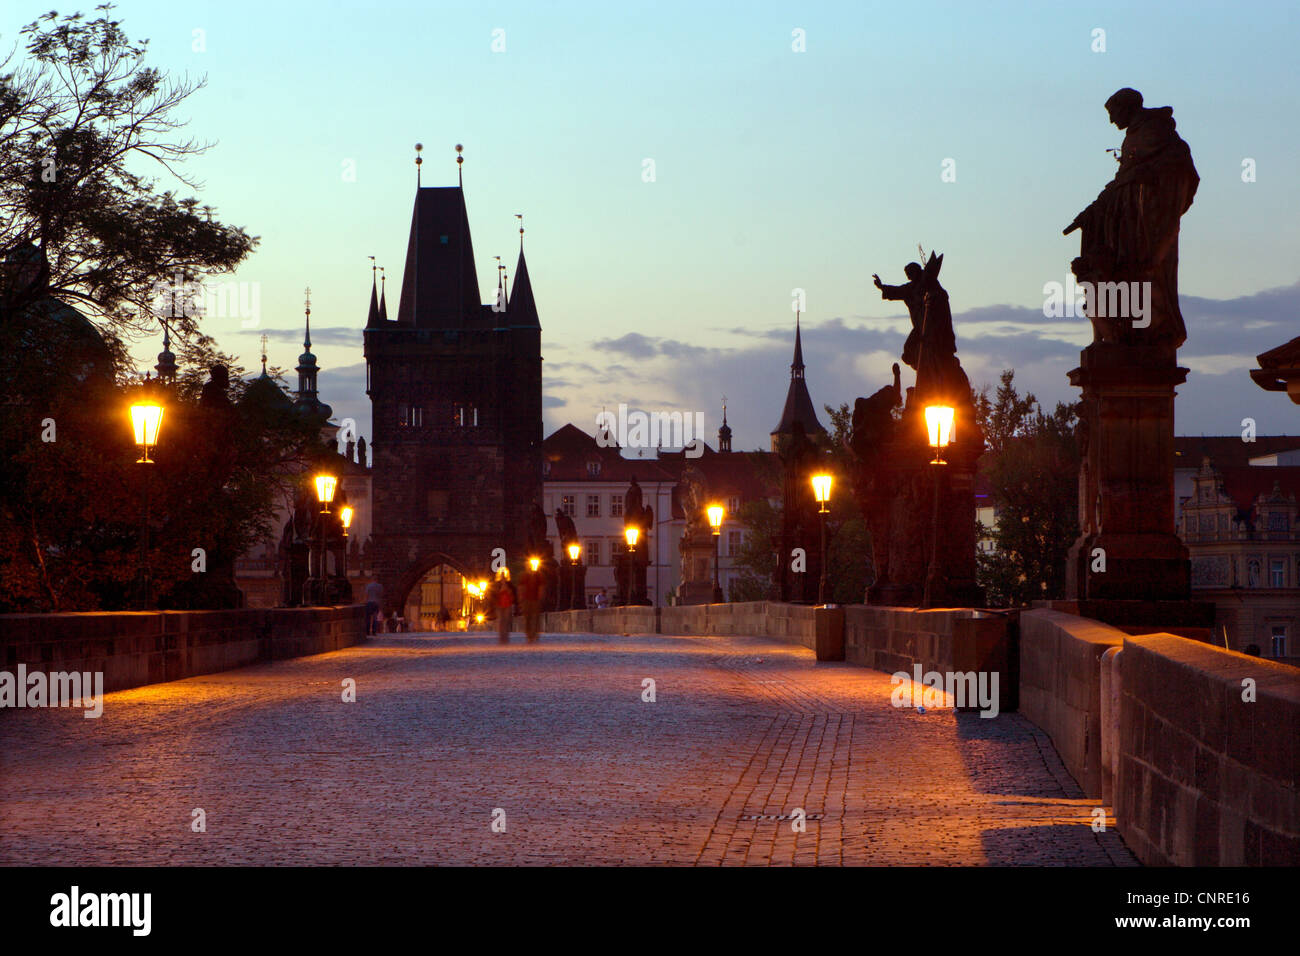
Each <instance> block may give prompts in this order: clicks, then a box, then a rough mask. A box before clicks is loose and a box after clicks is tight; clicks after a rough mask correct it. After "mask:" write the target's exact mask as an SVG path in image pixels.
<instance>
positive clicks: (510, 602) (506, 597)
mask: <svg viewBox="0 0 1300 956" xmlns="http://www.w3.org/2000/svg"><path fill="white" fill-rule="evenodd" d="M492 597H493V603H494V604H495V605H496V609H497V638H498V639H499V640H500V642H501V643H502V644H509V643H510V625H511V623H512V622H513V620H514V616H515V603H516V602H517V601H518V595H517V594H516V593H515V586H514V585H513V584H511V583H510V576H509V573H508V572H503V573H502V574H501V576H500V577H498V578H497V586H496V593H495V594H494V595H493V596H492Z"/></svg>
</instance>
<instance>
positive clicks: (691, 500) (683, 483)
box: [677, 460, 709, 535]
mask: <svg viewBox="0 0 1300 956" xmlns="http://www.w3.org/2000/svg"><path fill="white" fill-rule="evenodd" d="M677 487H678V492H677V497H678V500H679V501H680V502H681V505H682V514H683V515H685V517H686V534H688V535H689V534H691V533H692V532H693V531H695V530H696V529H697V528H698V527H699V525H700V524H701V522H703V521H704V506H705V503H706V502H707V501H708V493H709V491H708V482H707V481H705V478H704V473H703V472H701V471H700V469H699V468H697V467H696V466H695V464H694V462H692V461H689V460H688V461H687V462H686V466H685V467H684V468H682V473H681V477H680V478H679V479H678V485H677Z"/></svg>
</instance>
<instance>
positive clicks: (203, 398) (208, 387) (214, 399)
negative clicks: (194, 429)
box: [199, 365, 230, 408]
mask: <svg viewBox="0 0 1300 956" xmlns="http://www.w3.org/2000/svg"><path fill="white" fill-rule="evenodd" d="M229 387H230V370H229V369H228V368H226V367H225V366H224V365H214V366H212V367H211V368H210V369H208V380H207V381H206V382H204V383H203V391H202V392H201V393H200V394H199V404H200V405H202V406H203V407H204V408H229V407H230V396H229V395H227V394H226V390H227V389H228V388H229Z"/></svg>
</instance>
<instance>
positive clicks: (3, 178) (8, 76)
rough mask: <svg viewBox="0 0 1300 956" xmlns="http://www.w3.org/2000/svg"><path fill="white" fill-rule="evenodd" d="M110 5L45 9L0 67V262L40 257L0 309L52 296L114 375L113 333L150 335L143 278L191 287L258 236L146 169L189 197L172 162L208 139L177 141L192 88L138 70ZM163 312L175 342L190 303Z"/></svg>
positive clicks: (149, 289) (116, 337)
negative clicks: (88, 327)
mask: <svg viewBox="0 0 1300 956" xmlns="http://www.w3.org/2000/svg"><path fill="white" fill-rule="evenodd" d="M112 9H113V7H112V5H111V4H104V5H101V6H99V7H97V8H96V10H97V12H98V14H99V16H97V17H96V18H95V19H93V20H87V19H86V18H85V17H83V15H82V14H79V13H78V14H72V15H70V16H64V17H62V18H60V17H59V15H58V14H57V13H53V12H51V13H47V14H45V15H44V16H42V17H41V18H40V19H38V20H36V21H34V22H32V23H30V24H28V25H27V26H25V27H23V29H22V30H21V32H20V35H21V37H22V42H23V43H24V45H25V49H26V52H27V55H28V59H27V60H26V61H24V62H21V63H15V62H14V56H15V53H16V51H12V52H11V53H10V54H9V56H8V57H6V58H5V59H4V60H3V61H0V261H5V262H12V261H13V258H14V256H15V255H18V254H20V253H21V252H22V251H23V250H26V249H31V248H39V249H40V250H41V252H42V253H43V256H44V262H43V266H42V268H43V269H44V271H45V274H44V275H43V276H42V277H41V279H42V281H41V282H38V283H6V285H5V288H4V295H3V296H0V312H3V313H20V312H22V311H23V310H25V309H27V308H29V307H31V306H33V305H34V304H35V303H36V302H37V301H38V300H39V299H40V298H42V297H43V296H44V295H46V294H49V295H53V296H55V297H57V298H58V299H60V300H62V301H64V302H66V303H67V304H69V305H71V306H73V307H74V308H76V309H77V310H78V311H80V312H82V313H84V314H85V315H87V316H88V317H89V318H90V319H91V320H92V321H93V322H94V323H95V324H96V326H97V327H98V328H99V329H100V331H101V333H102V334H103V336H104V339H105V342H106V344H107V345H108V347H109V348H110V350H112V351H113V353H114V355H115V358H116V359H117V361H118V363H119V365H123V366H124V365H125V364H126V362H127V359H126V354H125V346H124V343H123V338H124V337H129V336H130V335H132V334H137V333H146V332H147V333H155V334H156V332H157V331H158V325H157V320H156V318H155V311H156V310H157V308H158V306H159V305H160V303H159V301H158V296H157V290H156V287H155V283H158V282H166V283H168V284H173V283H174V281H175V278H176V277H179V278H180V280H181V282H182V283H185V284H187V285H186V286H185V289H186V290H188V291H190V292H192V290H193V288H194V284H195V283H197V282H198V281H199V280H200V279H201V278H202V277H204V276H207V275H212V274H219V273H223V272H228V271H231V270H233V269H234V268H235V267H236V266H237V265H238V264H239V263H240V262H241V261H242V260H243V259H244V258H245V257H246V256H247V255H248V254H249V252H251V251H252V249H253V247H254V246H255V245H256V243H257V239H256V238H255V237H251V236H249V235H247V234H246V233H245V232H244V230H243V229H240V228H237V227H234V226H227V225H224V224H223V223H221V222H219V221H217V220H216V219H215V218H214V210H213V209H212V207H210V206H200V204H199V200H198V199H196V198H193V197H185V198H180V197H178V195H177V194H176V193H175V192H174V191H172V190H160V188H159V182H158V180H157V179H156V178H153V177H151V176H149V175H146V174H145V173H146V171H147V172H157V173H158V174H159V175H165V176H167V177H170V178H173V179H175V180H178V181H179V183H180V184H181V185H183V186H185V187H188V188H192V189H197V188H198V186H199V184H197V183H195V182H192V181H190V180H188V179H186V178H185V177H184V176H183V175H182V173H181V165H182V163H183V162H184V161H185V160H186V159H188V158H189V157H192V156H194V155H196V154H199V153H202V152H204V151H205V150H206V149H208V148H209V146H210V145H211V144H204V143H199V142H196V141H195V140H193V139H186V138H183V137H182V136H181V135H180V130H181V129H182V127H183V126H184V121H183V120H182V119H180V118H179V117H178V116H177V115H176V112H177V109H178V107H180V106H181V105H182V104H183V103H184V102H185V100H186V99H187V98H189V96H190V95H191V94H193V93H194V92H195V91H196V90H198V89H200V88H202V87H203V85H204V81H203V80H199V81H198V82H194V83H191V82H188V81H181V82H178V81H173V80H170V79H168V77H167V76H166V75H165V74H164V73H162V72H160V71H159V70H157V69H155V68H152V67H148V66H146V65H145V63H144V57H145V52H146V47H147V45H148V41H139V42H135V41H132V40H130V39H129V38H128V37H127V35H126V34H125V33H124V32H123V30H122V28H121V25H120V22H119V21H117V20H112V19H110V18H109V13H110V12H111V11H112ZM169 305H170V303H169ZM168 311H169V312H171V311H175V312H178V313H180V314H177V315H175V316H174V317H173V318H172V319H170V321H171V324H172V331H173V334H175V335H178V336H179V338H180V339H181V340H182V341H185V340H188V338H189V337H190V336H191V335H192V334H193V333H194V332H195V331H196V328H197V320H198V315H197V311H196V309H195V308H194V303H193V302H189V303H187V304H186V305H185V307H184V308H180V309H175V310H172V309H170V308H169V309H168ZM4 324H5V325H8V324H9V323H8V322H5V323H4ZM2 344H3V345H10V344H12V343H2Z"/></svg>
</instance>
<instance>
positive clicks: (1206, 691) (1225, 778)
mask: <svg viewBox="0 0 1300 956" xmlns="http://www.w3.org/2000/svg"><path fill="white" fill-rule="evenodd" d="M1119 674H1120V694H1119V732H1118V747H1117V749H1118V758H1119V773H1118V780H1117V782H1116V786H1115V817H1116V820H1117V822H1118V824H1119V830H1120V833H1121V834H1122V835H1123V837H1124V841H1125V842H1126V843H1127V844H1128V845H1129V848H1130V849H1132V850H1133V852H1134V853H1135V854H1136V855H1137V856H1138V858H1139V859H1140V860H1142V862H1144V863H1147V864H1150V865H1155V866H1243V865H1244V866H1260V865H1262V866H1297V865H1300V670H1297V669H1296V668H1293V667H1289V666H1287V665H1285V664H1278V663H1274V662H1273V661H1268V660H1262V659H1261V658H1258V657H1251V656H1249V655H1247V654H1239V653H1237V652H1236V651H1227V650H1224V649H1222V648H1219V647H1215V646H1214V645H1212V644H1206V643H1203V642H1201V641H1196V640H1189V639H1187V638H1184V637H1176V636H1174V635H1173V634H1149V635H1146V636H1144V637H1130V638H1127V639H1126V640H1125V642H1124V650H1123V652H1122V653H1121V654H1120V655H1119ZM1247 682H1253V690H1254V693H1253V696H1254V700H1244V699H1243V696H1245V697H1249V696H1251V695H1250V694H1249V693H1247V692H1246V691H1247V689H1248V687H1249V684H1248V683H1247Z"/></svg>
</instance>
